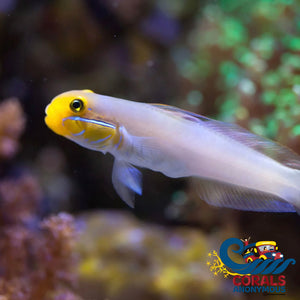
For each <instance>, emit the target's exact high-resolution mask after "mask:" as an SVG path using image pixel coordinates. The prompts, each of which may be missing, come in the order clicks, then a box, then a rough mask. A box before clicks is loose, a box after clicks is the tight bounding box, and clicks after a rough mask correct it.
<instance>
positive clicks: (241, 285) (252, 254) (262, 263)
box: [207, 238, 296, 295]
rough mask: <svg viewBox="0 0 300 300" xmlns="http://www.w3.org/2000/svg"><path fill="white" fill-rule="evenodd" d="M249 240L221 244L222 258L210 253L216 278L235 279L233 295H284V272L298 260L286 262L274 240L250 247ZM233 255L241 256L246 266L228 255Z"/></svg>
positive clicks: (209, 265)
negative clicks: (220, 276) (221, 276)
mask: <svg viewBox="0 0 300 300" xmlns="http://www.w3.org/2000/svg"><path fill="white" fill-rule="evenodd" d="M249 240H250V238H248V239H244V240H239V239H237V238H230V239H227V240H225V241H224V242H223V243H222V245H221V247H220V251H219V255H218V253H217V251H215V250H213V251H211V252H210V253H209V254H208V257H209V260H208V261H207V265H208V267H209V269H210V271H211V272H213V273H214V275H215V276H217V275H219V274H222V275H223V276H224V278H228V277H232V282H233V292H239V293H241V292H242V293H271V294H277V295H278V294H284V293H285V292H286V278H285V275H282V274H281V273H283V272H284V271H285V270H286V268H287V267H288V266H289V265H294V264H295V263H296V260H295V259H293V258H288V259H284V255H283V254H282V253H281V252H280V251H279V250H278V246H277V244H276V242H274V241H259V242H256V243H251V244H250V243H249ZM233 248H238V249H237V250H235V249H233ZM231 252H232V253H233V254H238V255H240V256H241V258H243V260H244V263H238V262H235V261H234V260H233V259H232V258H231V256H232V255H229V253H231Z"/></svg>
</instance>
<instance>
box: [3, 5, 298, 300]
mask: <svg viewBox="0 0 300 300" xmlns="http://www.w3.org/2000/svg"><path fill="white" fill-rule="evenodd" d="M72 89H91V90H93V91H95V92H96V93H100V94H107V95H110V96H115V97H120V98H125V99H130V100H135V101H142V102H159V103H165V104H169V105H175V106H178V107H180V108H183V109H187V110H190V111H193V112H196V113H199V114H203V115H206V116H209V117H213V118H216V119H219V120H223V121H227V122H235V123H238V124H239V125H241V126H243V127H245V128H247V129H249V130H251V131H253V132H255V133H256V134H259V135H263V136H265V137H267V138H270V139H274V140H276V141H278V142H280V143H282V144H284V145H287V146H288V147H290V148H291V149H293V150H294V151H295V152H297V153H298V154H300V2H299V1H296V0H219V1H217V0H215V1H213V0H211V1H210V0H206V1H201V0H186V1H182V0H152V1H150V0H53V1H50V0H27V1H21V0H1V1H0V99H1V102H0V299H1V300H40V299H45V300H48V299H49V300H53V299H54V300H65V299H66V300H74V299H78V300H79V299H86V300H89V299H95V300H98V299H99V300H100V299H110V300H115V299H117V300H118V299H122V300H126V299H143V300H148V299H161V300H171V299H191V300H193V299H232V298H247V296H245V295H243V294H241V295H236V294H234V293H233V292H232V281H231V280H228V279H224V278H223V277H222V274H219V275H217V276H215V275H214V274H213V273H212V272H211V271H210V269H209V266H207V264H206V262H207V254H208V253H209V252H210V251H211V250H213V249H214V250H218V249H219V246H220V245H221V243H222V242H223V240H225V239H226V238H229V237H237V238H246V237H248V236H251V239H252V242H255V241H259V240H274V241H276V242H277V243H278V245H279V249H280V250H281V252H282V253H283V254H284V255H285V257H290V258H295V259H296V260H297V264H296V265H295V266H291V267H290V268H288V269H287V271H286V272H285V275H286V279H287V296H285V297H286V298H287V299H298V297H299V293H300V289H299V286H300V277H299V276H298V275H299V262H300V255H299V246H300V234H299V225H300V223H299V216H297V215H296V214H267V213H254V212H241V211H235V210H230V209H217V208H214V207H211V206H208V205H207V204H206V203H204V202H203V201H200V200H199V199H198V197H197V196H196V193H195V191H194V189H193V184H192V183H191V182H190V181H189V180H183V179H179V180H178V179H176V180H174V179H170V178H167V177H165V176H163V175H162V174H158V173H154V172H151V171H149V170H143V175H144V179H143V190H144V192H143V196H142V197H137V201H136V208H135V209H134V210H131V209H130V208H129V207H127V206H126V204H124V203H123V202H122V201H121V199H120V198H119V197H118V196H117V195H116V193H115V191H114V190H113V187H112V184H111V169H112V157H109V156H108V155H106V156H103V155H102V154H100V153H96V152H92V151H89V150H87V149H84V148H81V147H79V146H77V145H76V144H74V143H72V142H70V141H68V140H66V139H64V138H62V137H59V136H57V135H55V134H54V133H53V132H51V131H50V130H49V129H48V128H47V127H46V125H45V124H44V120H43V119H44V109H45V107H46V105H47V104H48V103H49V102H50V100H51V99H52V98H53V97H54V96H56V95H57V94H59V93H61V92H63V91H67V90H72ZM228 171H230V170H228ZM256 298H258V296H257V295H256Z"/></svg>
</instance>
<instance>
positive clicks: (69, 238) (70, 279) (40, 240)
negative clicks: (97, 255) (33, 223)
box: [0, 213, 80, 300]
mask: <svg viewBox="0 0 300 300" xmlns="http://www.w3.org/2000/svg"><path fill="white" fill-rule="evenodd" d="M0 231H1V233H0V253H1V259H0V266H1V268H0V274H1V279H0V296H2V297H7V299H12V300H19V299H20V300H27V299H28V300H39V299H45V300H46V299H49V300H50V299H51V300H53V299H80V298H79V296H76V295H75V294H73V293H72V291H71V289H70V286H71V285H72V284H73V283H74V280H75V275H74V273H73V272H72V270H73V265H74V262H75V257H74V254H73V253H74V252H73V243H74V235H75V229H74V222H73V218H72V217H71V216H70V215H68V214H65V213H61V214H59V215H58V216H52V217H50V218H48V219H46V220H45V221H43V222H42V223H41V225H40V227H39V228H35V229H32V228H27V227H24V226H21V225H14V226H7V227H4V228H1V229H0ZM63 295H65V296H63ZM66 295H67V296H66Z"/></svg>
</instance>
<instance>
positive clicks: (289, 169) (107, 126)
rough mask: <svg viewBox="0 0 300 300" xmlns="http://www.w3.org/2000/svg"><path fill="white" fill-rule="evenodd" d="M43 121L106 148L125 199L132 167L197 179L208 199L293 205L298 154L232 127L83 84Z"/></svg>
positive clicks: (130, 200) (255, 207)
mask: <svg viewBox="0 0 300 300" xmlns="http://www.w3.org/2000/svg"><path fill="white" fill-rule="evenodd" d="M45 122H46V124H47V125H48V127H49V128H51V129H52V130H53V131H54V132H56V133H57V134H60V135H62V136H64V137H66V138H68V139H70V140H72V141H74V142H75V143H77V144H79V145H81V146H83V147H86V148H89V149H92V150H96V151H101V152H103V153H106V152H109V153H111V154H112V155H113V156H114V157H115V162H114V166H113V172H112V181H113V185H114V187H115V189H116V191H117V193H118V194H119V195H120V197H121V198H122V199H123V200H124V201H125V202H126V203H127V204H128V205H130V206H133V204H134V194H135V193H137V194H139V195H141V194H142V180H141V177H142V176H141V172H140V171H139V170H138V169H136V168H135V167H134V166H136V167H141V168H148V169H151V170H154V171H158V172H162V173H163V174H165V175H166V176H169V177H173V178H177V177H188V176H193V177H198V178H200V179H201V180H200V184H199V186H198V192H199V196H200V198H202V199H203V200H205V201H206V202H208V203H210V204H212V205H215V206H220V207H231V208H236V209H241V210H252V211H269V212H294V211H297V212H299V211H300V171H299V168H300V157H299V156H298V155H297V154H295V153H294V152H292V151H291V150H289V149H287V148H285V147H282V146H280V145H278V144H276V143H274V142H272V141H268V140H266V139H264V138H262V137H259V136H256V135H254V134H252V133H250V132H248V131H246V130H245V129H242V128H240V127H239V126H236V125H232V124H227V123H223V122H220V121H215V120H211V119H208V118H205V117H202V116H199V115H196V114H193V113H190V112H187V111H184V110H181V109H178V108H175V107H171V106H167V105H160V104H146V103H140V102H132V101H127V100H123V99H117V98H113V97H108V96H102V95H98V94H95V93H93V92H92V91H90V90H82V91H70V92H66V93H63V94H60V95H59V96H57V97H55V98H54V99H53V100H52V102H51V103H50V104H49V105H48V106H47V108H46V117H45Z"/></svg>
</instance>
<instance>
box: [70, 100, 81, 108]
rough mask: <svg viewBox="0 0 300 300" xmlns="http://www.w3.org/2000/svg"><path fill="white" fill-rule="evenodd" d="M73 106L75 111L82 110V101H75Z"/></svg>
mask: <svg viewBox="0 0 300 300" xmlns="http://www.w3.org/2000/svg"><path fill="white" fill-rule="evenodd" d="M72 106H73V107H74V108H75V109H77V108H80V107H81V101H80V100H74V101H73V105H72Z"/></svg>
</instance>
